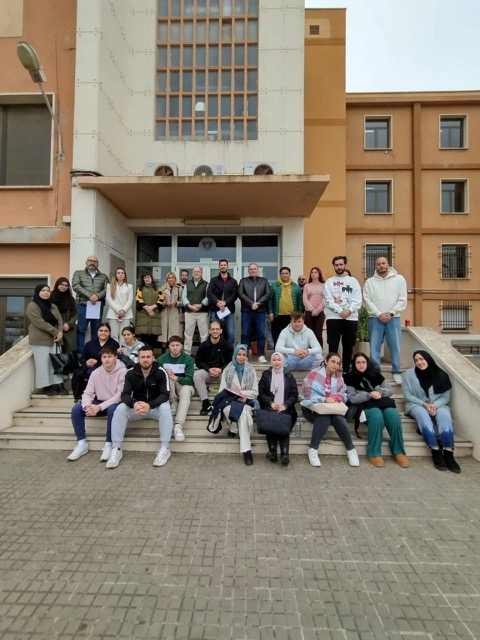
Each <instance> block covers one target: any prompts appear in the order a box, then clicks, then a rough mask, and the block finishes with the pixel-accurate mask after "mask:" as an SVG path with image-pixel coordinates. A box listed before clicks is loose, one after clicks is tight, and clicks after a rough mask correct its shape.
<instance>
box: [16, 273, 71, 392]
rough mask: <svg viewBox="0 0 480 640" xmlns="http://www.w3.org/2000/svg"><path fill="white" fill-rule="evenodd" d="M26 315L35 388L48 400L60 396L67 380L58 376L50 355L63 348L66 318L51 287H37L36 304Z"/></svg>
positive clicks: (31, 305)
mask: <svg viewBox="0 0 480 640" xmlns="http://www.w3.org/2000/svg"><path fill="white" fill-rule="evenodd" d="M25 314H26V316H27V318H28V322H29V325H28V341H29V343H30V346H31V347H32V352H33V361H34V364H35V387H36V388H37V389H39V390H40V391H41V392H42V393H46V394H47V395H48V396H55V395H58V394H59V393H60V386H59V385H61V384H62V382H63V377H62V376H61V375H60V376H58V375H55V374H54V372H53V368H52V365H51V363H50V354H51V353H55V350H56V348H57V344H61V342H62V337H63V331H62V325H63V321H62V316H61V315H60V311H59V310H58V308H57V307H56V306H55V305H54V304H52V303H51V302H50V287H49V286H48V285H46V284H37V286H36V287H35V292H34V294H33V299H32V302H29V303H28V305H27V309H26V311H25Z"/></svg>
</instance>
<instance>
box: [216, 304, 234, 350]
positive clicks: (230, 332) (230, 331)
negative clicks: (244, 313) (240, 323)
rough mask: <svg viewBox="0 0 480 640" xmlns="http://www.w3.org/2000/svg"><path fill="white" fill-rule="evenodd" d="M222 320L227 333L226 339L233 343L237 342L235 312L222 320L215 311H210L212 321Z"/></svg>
mask: <svg viewBox="0 0 480 640" xmlns="http://www.w3.org/2000/svg"><path fill="white" fill-rule="evenodd" d="M214 320H215V321H216V322H220V323H221V325H222V328H223V330H224V331H225V333H226V336H225V337H226V339H227V340H228V342H229V343H230V344H231V345H232V347H233V345H234V344H235V314H234V313H230V314H229V315H228V316H227V317H226V318H223V320H220V318H219V317H218V316H217V314H216V312H215V311H210V323H212V322H213V321H214Z"/></svg>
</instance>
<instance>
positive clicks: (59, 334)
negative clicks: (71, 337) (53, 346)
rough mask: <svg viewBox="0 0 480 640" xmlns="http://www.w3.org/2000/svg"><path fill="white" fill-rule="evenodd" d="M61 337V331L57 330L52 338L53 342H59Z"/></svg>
mask: <svg viewBox="0 0 480 640" xmlns="http://www.w3.org/2000/svg"><path fill="white" fill-rule="evenodd" d="M62 338H63V331H59V332H58V333H57V335H56V336H55V337H54V338H53V341H54V342H61V341H62Z"/></svg>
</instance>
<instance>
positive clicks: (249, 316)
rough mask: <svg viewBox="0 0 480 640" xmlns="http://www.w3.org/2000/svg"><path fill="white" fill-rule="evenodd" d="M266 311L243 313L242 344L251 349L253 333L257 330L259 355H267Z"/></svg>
mask: <svg viewBox="0 0 480 640" xmlns="http://www.w3.org/2000/svg"><path fill="white" fill-rule="evenodd" d="M266 315H267V314H266V313H265V312H264V311H242V343H243V344H246V345H247V347H249V348H250V343H251V339H252V333H253V331H254V330H255V335H256V338H257V348H258V355H259V356H263V355H265V317H266Z"/></svg>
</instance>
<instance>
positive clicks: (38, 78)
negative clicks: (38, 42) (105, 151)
mask: <svg viewBox="0 0 480 640" xmlns="http://www.w3.org/2000/svg"><path fill="white" fill-rule="evenodd" d="M17 57H18V59H19V60H20V62H21V64H22V65H23V66H24V67H25V69H26V70H27V71H28V73H29V74H30V77H31V79H32V81H33V82H35V83H36V84H37V85H38V88H39V89H40V92H41V94H42V96H43V99H44V101H45V104H46V106H47V109H48V111H49V113H50V116H51V118H52V120H53V125H54V127H55V131H56V132H57V161H58V162H61V161H62V160H65V152H64V150H63V138H62V132H61V131H60V123H59V121H58V118H57V116H56V115H55V113H54V111H53V109H52V105H51V104H50V100H49V99H48V98H47V95H46V93H45V91H44V89H43V83H44V82H46V81H47V77H46V76H45V72H44V71H43V67H42V64H41V62H40V60H39V58H38V55H37V52H36V51H35V49H34V48H33V47H32V46H31V45H30V44H28V42H19V43H18V44H17Z"/></svg>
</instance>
